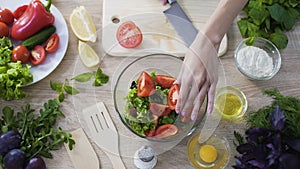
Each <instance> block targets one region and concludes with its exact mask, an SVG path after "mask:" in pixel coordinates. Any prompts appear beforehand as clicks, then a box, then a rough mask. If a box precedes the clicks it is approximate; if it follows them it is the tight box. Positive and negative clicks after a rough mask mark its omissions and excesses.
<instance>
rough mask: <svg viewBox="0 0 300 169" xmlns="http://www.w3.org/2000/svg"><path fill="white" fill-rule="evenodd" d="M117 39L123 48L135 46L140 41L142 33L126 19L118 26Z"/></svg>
mask: <svg viewBox="0 0 300 169" xmlns="http://www.w3.org/2000/svg"><path fill="white" fill-rule="evenodd" d="M117 40H118V42H119V44H120V45H121V46H123V47H124V48H135V47H137V46H139V45H140V44H141V43H142V40H143V35H142V32H141V30H140V28H139V27H137V26H136V25H135V23H133V22H132V21H127V22H124V23H123V24H121V25H120V27H119V28H118V31H117Z"/></svg>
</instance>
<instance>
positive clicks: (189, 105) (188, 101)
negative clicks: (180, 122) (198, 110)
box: [179, 83, 199, 117]
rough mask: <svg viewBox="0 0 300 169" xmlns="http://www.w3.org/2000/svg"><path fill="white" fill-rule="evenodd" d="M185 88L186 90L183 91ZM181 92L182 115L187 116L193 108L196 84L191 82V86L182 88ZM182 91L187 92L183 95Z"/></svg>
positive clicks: (196, 92) (196, 90)
mask: <svg viewBox="0 0 300 169" xmlns="http://www.w3.org/2000/svg"><path fill="white" fill-rule="evenodd" d="M184 90H187V91H184ZM181 93H182V95H181V96H182V97H180V96H179V98H181V103H183V105H181V106H182V109H181V110H180V111H181V115H182V116H186V117H189V116H190V115H191V112H192V110H193V105H194V102H195V98H196V97H197V95H198V93H199V87H198V85H197V84H195V83H194V84H193V85H192V87H189V88H184V89H183V92H181ZM184 93H187V94H185V95H184Z"/></svg>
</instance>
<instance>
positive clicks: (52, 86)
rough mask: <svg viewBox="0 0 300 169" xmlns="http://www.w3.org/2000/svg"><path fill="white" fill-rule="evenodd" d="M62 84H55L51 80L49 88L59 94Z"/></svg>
mask: <svg viewBox="0 0 300 169" xmlns="http://www.w3.org/2000/svg"><path fill="white" fill-rule="evenodd" d="M62 86H63V84H62V83H56V82H54V81H52V80H50V87H51V89H52V90H54V91H56V92H61V91H62Z"/></svg>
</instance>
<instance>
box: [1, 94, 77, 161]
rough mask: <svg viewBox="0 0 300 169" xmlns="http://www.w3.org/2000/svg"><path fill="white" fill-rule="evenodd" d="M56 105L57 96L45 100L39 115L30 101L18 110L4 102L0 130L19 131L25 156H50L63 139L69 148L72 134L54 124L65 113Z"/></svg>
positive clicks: (71, 142)
mask: <svg viewBox="0 0 300 169" xmlns="http://www.w3.org/2000/svg"><path fill="white" fill-rule="evenodd" d="M59 105H60V101H59V100H58V99H52V100H48V102H46V103H44V106H43V108H42V109H40V111H39V114H38V115H37V114H36V113H35V110H34V109H32V108H31V106H30V104H26V105H25V106H24V107H22V108H21V111H20V112H17V113H15V111H14V109H13V108H11V107H9V106H5V107H4V108H3V109H2V113H3V116H2V118H0V128H1V131H0V133H3V132H6V131H8V130H16V131H19V133H20V134H21V135H22V142H21V150H23V151H24V152H25V154H26V158H27V159H30V158H32V157H37V156H43V157H46V158H52V154H51V151H52V150H58V149H59V148H60V147H61V146H62V144H63V143H67V144H68V146H69V148H70V149H72V148H73V145H74V144H75V141H74V140H73V139H72V135H71V134H70V133H68V132H64V131H63V130H62V129H61V128H55V125H56V122H57V118H58V117H64V114H63V112H61V111H60V110H59ZM1 158H2V157H1Z"/></svg>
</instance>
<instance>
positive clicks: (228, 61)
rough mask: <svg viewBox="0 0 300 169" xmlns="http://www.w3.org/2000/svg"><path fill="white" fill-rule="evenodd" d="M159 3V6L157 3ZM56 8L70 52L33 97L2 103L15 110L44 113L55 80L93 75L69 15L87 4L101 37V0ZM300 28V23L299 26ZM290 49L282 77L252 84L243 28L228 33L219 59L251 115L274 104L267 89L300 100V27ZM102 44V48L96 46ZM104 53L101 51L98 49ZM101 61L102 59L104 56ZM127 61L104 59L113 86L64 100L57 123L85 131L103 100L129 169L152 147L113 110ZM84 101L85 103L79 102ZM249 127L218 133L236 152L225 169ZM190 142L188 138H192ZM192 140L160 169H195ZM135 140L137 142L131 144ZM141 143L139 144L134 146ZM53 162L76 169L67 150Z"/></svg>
mask: <svg viewBox="0 0 300 169" xmlns="http://www.w3.org/2000/svg"><path fill="white" fill-rule="evenodd" d="M158 3H159V1H158ZM53 4H54V5H55V6H56V7H57V8H58V9H59V10H60V11H61V12H62V13H63V16H64V17H65V19H66V22H67V25H68V28H69V45H68V50H67V53H66V55H65V57H64V59H63V61H62V62H61V64H60V65H59V66H58V67H57V68H56V69H55V71H54V72H52V73H51V74H50V75H49V76H47V77H46V78H45V79H43V80H42V81H40V82H38V83H36V84H34V85H30V86H28V87H25V88H24V91H25V92H26V93H28V96H27V97H26V98H25V99H23V100H19V101H9V102H6V101H3V100H1V105H0V107H2V106H3V105H11V106H13V107H16V108H17V107H20V106H21V105H24V104H25V103H31V104H32V106H33V108H36V109H39V108H40V107H41V106H42V103H44V102H46V101H47V100H48V99H51V98H55V97H57V94H56V93H55V92H54V91H53V90H51V88H50V85H49V84H50V83H49V82H50V80H55V81H57V82H63V81H64V80H65V79H70V78H72V77H73V76H74V75H76V74H78V73H83V72H87V71H91V70H94V69H95V68H93V69H88V68H86V67H84V66H83V65H82V63H81V61H80V59H79V56H78V51H77V44H78V39H77V38H76V37H75V35H74V34H73V32H72V30H71V28H70V24H69V16H70V14H71V12H72V9H74V8H75V7H76V6H78V5H84V6H85V7H86V9H87V10H88V11H89V13H90V14H91V16H92V18H93V20H94V23H95V25H96V28H97V30H99V31H98V32H101V31H100V30H101V28H102V0H75V1H69V0H53ZM298 25H299V23H298ZM288 36H289V40H290V41H289V45H288V47H287V48H286V49H285V50H282V51H281V55H282V65H281V69H280V71H279V73H278V74H277V75H276V76H275V77H274V78H272V79H271V80H268V81H251V80H249V79H247V78H246V77H244V76H243V75H242V74H240V73H239V71H238V70H237V68H236V67H235V64H234V59H233V53H234V49H235V47H236V45H237V44H238V42H239V41H240V40H241V39H242V38H241V36H240V33H239V31H238V28H237V26H236V21H235V22H234V23H233V24H232V26H231V27H230V29H229V31H228V38H229V46H228V51H227V53H226V54H225V56H223V57H222V58H220V61H221V63H222V66H221V68H222V69H224V72H225V74H226V76H225V77H226V84H227V85H232V86H234V87H237V88H239V89H241V90H242V91H243V92H244V93H245V95H246V97H247V99H248V103H249V107H248V111H252V110H257V109H258V108H260V107H262V106H264V105H267V104H269V103H270V101H271V99H270V98H268V97H266V96H264V95H262V92H261V91H262V90H264V89H272V88H278V89H279V90H280V91H281V92H282V93H283V94H285V95H292V96H297V97H299V96H300V81H299V79H300V73H299V67H300V62H299V61H298V60H299V54H300V43H299V36H300V28H299V26H298V27H296V30H294V31H293V32H289V33H288ZM99 41H101V37H98V42H99ZM96 44H99V43H96ZM93 47H94V48H95V49H96V50H99V49H100V46H99V45H98V46H93ZM97 48H99V49H97ZM101 56H102V54H101ZM122 59H124V58H120V57H112V56H106V55H105V56H104V57H103V60H102V62H101V64H100V67H101V69H102V70H103V71H104V73H106V74H108V75H109V76H110V78H111V80H110V81H109V83H108V84H106V85H104V86H101V87H98V88H95V87H93V86H92V85H90V84H87V85H85V88H80V86H79V88H80V92H81V93H80V94H78V95H76V96H71V95H68V96H67V97H66V99H65V101H64V102H63V103H62V108H61V110H62V111H63V112H64V113H65V115H66V118H65V119H60V120H59V121H58V126H61V127H62V128H63V129H64V130H66V131H72V130H75V129H77V128H78V127H81V124H80V123H79V118H78V116H77V113H80V110H81V108H82V106H89V105H92V104H95V103H96V102H98V101H103V102H104V103H105V104H106V106H107V108H108V110H109V112H110V114H111V116H112V118H113V120H114V123H115V125H116V126H117V129H118V131H119V133H120V135H121V137H120V145H121V146H120V150H121V155H122V156H123V161H124V163H125V165H126V167H127V168H129V169H133V168H135V166H134V163H133V159H132V158H131V157H132V156H133V154H132V153H133V152H134V150H136V148H139V146H141V145H144V144H149V143H148V142H147V141H145V140H143V139H140V138H137V137H136V136H135V135H134V134H132V133H130V132H129V131H128V129H127V128H125V127H124V125H123V124H122V122H121V121H120V120H119V119H118V117H117V113H116V111H115V109H114V105H113V97H112V88H113V86H112V85H113V79H114V78H115V76H116V75H115V71H116V70H117V69H118V65H119V64H120V63H121V61H122ZM78 99H79V100H80V103H79V102H78V101H79V100H78ZM244 128H245V123H244V121H243V119H241V120H238V121H234V122H233V121H227V120H224V119H222V121H221V122H220V124H219V127H218V128H217V129H216V131H215V132H216V134H217V135H219V136H224V137H226V138H227V139H228V141H229V143H230V147H231V159H230V162H229V165H228V166H227V167H226V168H231V166H232V165H233V164H234V156H235V155H236V151H235V149H234V146H233V139H234V136H233V131H234V130H237V131H240V132H243V131H244ZM188 138H189V137H188ZM188 138H186V139H184V140H182V141H181V142H180V143H179V144H178V145H176V146H175V147H173V148H172V149H171V150H169V151H166V152H164V153H160V154H159V155H158V163H157V166H156V168H158V169H166V168H172V169H177V168H178V169H182V168H186V169H192V168H193V167H192V166H191V165H190V163H189V161H188V159H187V154H186V144H187V141H188ZM131 140H134V141H135V142H132V141H131ZM91 143H92V145H93V147H94V149H95V150H96V152H97V155H98V157H99V160H100V164H101V167H100V168H103V169H110V168H112V165H111V162H110V161H109V159H108V157H107V156H106V155H105V153H104V152H103V151H102V150H101V149H100V148H99V147H98V146H97V145H96V144H95V143H94V142H93V141H92V140H91ZM135 143H138V144H135ZM53 155H54V159H46V164H47V168H49V169H62V168H63V169H71V168H73V166H72V162H71V160H70V158H69V156H68V154H67V151H66V150H65V148H64V147H62V149H61V150H58V151H53Z"/></svg>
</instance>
